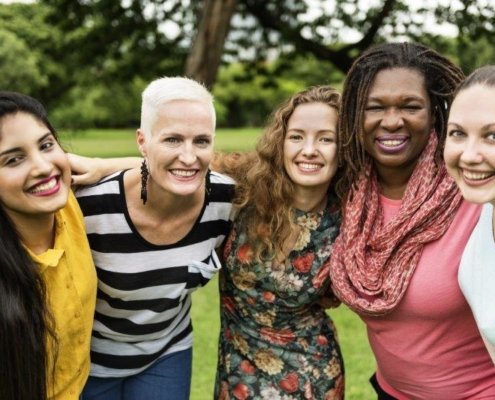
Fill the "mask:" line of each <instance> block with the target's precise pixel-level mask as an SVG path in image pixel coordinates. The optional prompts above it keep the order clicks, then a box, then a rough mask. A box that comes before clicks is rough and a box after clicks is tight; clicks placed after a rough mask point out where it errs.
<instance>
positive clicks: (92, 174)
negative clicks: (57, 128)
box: [67, 153, 104, 186]
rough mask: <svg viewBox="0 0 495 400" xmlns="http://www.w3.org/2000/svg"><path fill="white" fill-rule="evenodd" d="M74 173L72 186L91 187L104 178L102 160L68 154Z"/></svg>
mask: <svg viewBox="0 0 495 400" xmlns="http://www.w3.org/2000/svg"><path fill="white" fill-rule="evenodd" d="M67 156H68V158H69V163H70V168H71V171H72V184H73V185H76V186H80V185H91V184H93V183H96V182H98V181H99V180H100V179H101V178H103V176H104V175H103V171H102V166H101V165H100V161H101V159H99V158H96V157H83V156H79V155H77V154H72V153H69V154H67Z"/></svg>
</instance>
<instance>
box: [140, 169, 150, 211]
mask: <svg viewBox="0 0 495 400" xmlns="http://www.w3.org/2000/svg"><path fill="white" fill-rule="evenodd" d="M149 174H150V173H149V171H148V166H147V165H146V159H144V160H143V162H142V164H141V200H142V201H143V204H146V201H147V200H148V190H147V184H148V175H149Z"/></svg>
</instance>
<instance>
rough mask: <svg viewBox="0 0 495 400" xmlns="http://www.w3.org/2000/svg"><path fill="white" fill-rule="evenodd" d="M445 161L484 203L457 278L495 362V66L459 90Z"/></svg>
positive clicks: (469, 196) (468, 195)
mask: <svg viewBox="0 0 495 400" xmlns="http://www.w3.org/2000/svg"><path fill="white" fill-rule="evenodd" d="M444 156H445V164H446V165H447V170H448V172H449V173H450V175H452V177H453V178H454V180H455V181H456V183H457V185H458V186H459V189H460V190H461V193H462V195H463V197H464V198H465V199H466V200H467V201H470V202H472V203H477V204H483V210H482V212H481V216H480V220H479V221H478V224H477V225H476V227H475V228H474V230H473V233H472V234H471V237H470V238H469V242H468V244H467V246H466V248H465V249H464V253H463V255H462V259H461V265H460V267H459V276H458V278H459V286H460V287H461V290H462V292H463V294H464V296H465V297H466V300H467V302H468V303H469V306H470V307H471V310H472V311H473V314H474V317H475V319H476V323H477V325H478V328H479V330H480V333H481V336H482V337H483V339H484V341H485V344H486V347H487V349H488V351H489V353H490V356H491V357H492V360H493V362H494V363H495V312H493V309H494V305H495V212H494V206H495V65H487V66H484V67H481V68H479V69H477V70H475V71H474V72H473V73H472V74H471V75H469V76H468V77H467V78H466V80H465V81H464V82H463V83H462V84H461V86H460V87H459V88H458V90H457V94H456V96H455V98H454V101H453V103H452V107H451V109H450V114H449V124H448V132H447V141H446V144H445V152H444Z"/></svg>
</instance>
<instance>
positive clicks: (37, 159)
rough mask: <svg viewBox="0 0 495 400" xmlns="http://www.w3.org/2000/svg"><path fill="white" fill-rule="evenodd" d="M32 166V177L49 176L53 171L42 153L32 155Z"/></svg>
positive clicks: (51, 164) (49, 162) (50, 163)
mask: <svg viewBox="0 0 495 400" xmlns="http://www.w3.org/2000/svg"><path fill="white" fill-rule="evenodd" d="M32 166H33V168H32V171H31V172H32V174H33V176H49V175H50V173H51V172H52V170H53V163H52V162H51V161H50V160H49V159H48V158H47V156H46V155H44V154H43V153H37V154H34V155H33V157H32Z"/></svg>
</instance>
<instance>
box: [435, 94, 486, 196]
mask: <svg viewBox="0 0 495 400" xmlns="http://www.w3.org/2000/svg"><path fill="white" fill-rule="evenodd" d="M444 156H445V163H446V165H447V170H448V171H449V173H450V175H452V177H453V178H454V180H455V181H456V183H457V185H458V186H459V188H460V189H461V192H462V195H463V196H464V198H465V199H466V200H468V201H471V202H473V203H487V202H490V203H492V204H494V205H495V87H490V86H481V85H475V86H471V87H469V88H467V89H464V90H462V91H461V92H459V94H458V95H457V96H456V98H455V99H454V102H453V103H452V107H451V109H450V115H449V122H448V131H447V141H446V143H445V151H444Z"/></svg>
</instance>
